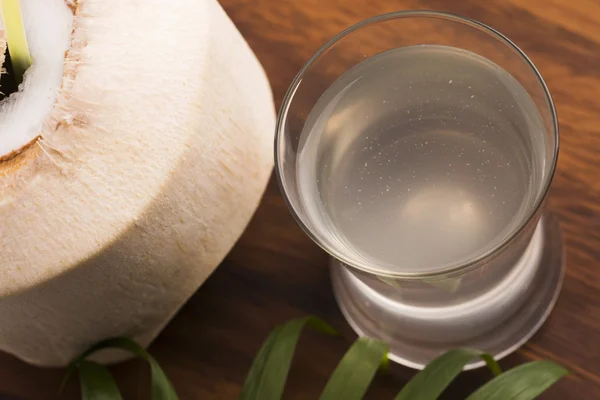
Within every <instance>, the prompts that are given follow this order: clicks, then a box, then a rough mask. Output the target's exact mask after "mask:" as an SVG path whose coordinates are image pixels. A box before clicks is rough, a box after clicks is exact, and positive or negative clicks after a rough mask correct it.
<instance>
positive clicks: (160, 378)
mask: <svg viewBox="0 0 600 400" xmlns="http://www.w3.org/2000/svg"><path fill="white" fill-rule="evenodd" d="M109 348H116V349H122V350H126V351H129V352H131V353H133V354H135V355H136V356H137V357H139V358H141V359H143V360H145V361H147V362H148V364H150V369H151V371H152V400H178V397H177V393H176V392H175V389H174V388H173V385H172V384H171V382H170V381H169V378H167V375H165V373H164V371H163V370H162V368H161V367H160V365H159V364H158V362H157V361H156V360H155V359H154V357H152V356H151V355H150V354H148V352H147V351H146V350H145V349H144V348H143V347H142V346H140V345H139V344H137V343H135V342H134V341H133V340H131V339H127V338H113V339H107V340H104V341H102V342H100V343H98V344H97V345H95V346H93V347H91V348H90V349H89V350H87V351H86V352H84V353H83V354H82V355H80V356H79V357H78V358H76V359H75V360H74V361H73V362H72V363H71V364H70V365H69V368H68V369H67V374H66V376H65V379H64V381H63V386H64V384H65V383H66V382H67V380H68V379H69V377H70V376H71V375H72V374H73V373H74V372H75V370H76V369H77V368H80V367H81V364H82V363H83V362H84V360H85V359H86V358H87V357H88V356H90V355H92V354H93V353H95V352H97V351H100V350H103V349H109Z"/></svg>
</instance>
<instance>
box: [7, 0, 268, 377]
mask: <svg viewBox="0 0 600 400" xmlns="http://www.w3.org/2000/svg"><path fill="white" fill-rule="evenodd" d="M27 1H28V0H22V2H23V3H25V2H27ZM45 1H61V2H64V0H45ZM64 4H65V7H68V6H70V7H71V8H72V9H73V10H74V16H73V18H74V19H73V34H72V38H71V43H70V48H69V51H68V52H67V53H66V58H65V60H64V61H65V63H64V78H63V80H62V86H61V88H60V90H59V92H58V95H57V97H56V102H55V104H54V106H53V107H52V108H51V110H50V111H49V113H48V114H47V115H45V116H44V118H43V121H42V124H41V129H40V132H39V138H38V139H36V140H34V142H32V143H29V144H28V145H27V146H25V147H23V148H21V149H19V152H18V154H13V155H12V156H11V157H8V158H5V159H4V160H3V161H2V162H0V249H1V251H0V349H1V350H3V351H6V352H9V353H12V354H14V355H15V356H17V357H19V358H21V359H23V360H25V361H27V362H29V363H32V364H36V365H43V366H64V365H66V364H67V363H68V362H69V361H71V360H72V359H73V358H74V357H75V356H76V355H78V354H79V353H80V352H81V351H83V350H84V349H85V348H87V347H88V346H90V345H91V344H93V343H95V342H97V341H99V340H101V339H105V338H108V337H113V336H120V335H124V336H129V337H132V338H134V339H135V340H137V341H139V342H140V343H141V344H143V345H148V344H149V343H150V342H151V341H152V340H153V339H154V338H155V337H156V336H157V334H158V333H159V332H160V331H161V330H162V328H163V327H164V326H165V325H166V324H167V322H168V321H169V320H170V319H171V318H172V317H173V315H174V314H175V313H176V312H177V311H178V310H179V308H180V307H181V306H182V305H183V303H184V302H185V301H186V300H187V299H188V298H189V297H190V296H191V295H192V294H193V292H194V291H195V290H196V289H197V288H198V287H199V286H200V285H201V283H202V282H203V281H204V280H205V279H206V278H207V277H208V276H209V275H210V273H211V272H212V271H213V270H214V269H215V268H216V267H217V266H218V264H219V263H220V262H221V261H222V260H223V258H224V257H225V255H226V254H227V253H228V252H229V251H230V249H231V248H232V246H233V245H234V243H235V242H236V241H237V239H238V238H239V236H240V235H241V233H242V231H243V230H244V228H245V226H246V225H247V223H248V222H249V220H250V218H251V216H252V214H253V212H254V211H255V209H256V207H257V205H258V202H259V200H260V197H261V195H262V193H263V191H264V189H265V186H266V183H267V181H268V178H269V176H270V172H271V169H272V160H273V157H272V136H273V132H274V120H275V113H274V107H273V100H272V95H271V91H270V87H269V84H268V81H267V78H266V76H265V74H264V71H263V70H262V68H261V66H260V64H259V62H258V61H257V59H256V58H255V56H254V55H253V53H252V51H251V50H250V48H249V47H248V45H247V44H246V42H245V41H244V40H243V38H242V36H241V35H240V33H239V32H238V31H237V30H236V28H235V26H234V25H233V23H232V22H231V21H230V20H229V18H228V17H227V16H226V14H225V13H224V11H223V10H222V8H221V7H220V5H219V4H218V3H217V2H216V1H215V0H178V1H165V0H144V1H143V2H139V1H123V0H79V1H78V2H73V1H70V2H69V4H68V5H67V4H66V3H64ZM1 44H2V41H1V40H0V45H1ZM34 64H35V57H34ZM1 134H2V132H0V138H1V137H2V136H1ZM0 140H1V139H0ZM0 156H2V155H0ZM121 357H122V354H116V353H115V354H105V355H104V356H103V357H101V359H100V361H103V362H112V361H116V360H119V359H120V358H121Z"/></svg>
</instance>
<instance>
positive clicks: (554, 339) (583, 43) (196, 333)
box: [0, 0, 600, 400]
mask: <svg viewBox="0 0 600 400" xmlns="http://www.w3.org/2000/svg"><path fill="white" fill-rule="evenodd" d="M222 5H223V7H224V8H225V10H226V11H227V12H228V14H229V15H230V17H231V18H232V20H233V21H234V22H235V24H236V25H237V26H238V28H239V30H240V31H241V32H242V34H243V35H244V36H245V37H246V38H247V40H248V42H249V44H250V46H251V47H252V48H253V49H254V51H255V52H256V54H257V56H258V58H259V59H260V60H261V62H262V63H263V65H264V67H265V70H266V72H267V74H268V76H269V78H270V80H271V83H272V86H273V92H274V94H275V98H276V101H277V106H279V104H280V102H281V100H282V97H283V94H284V93H285V91H286V89H287V87H288V85H289V83H290V82H291V80H292V79H293V77H294V75H295V74H296V73H297V71H298V70H299V69H300V68H301V67H302V65H303V64H304V62H306V61H307V60H308V58H309V57H310V56H311V55H312V53H313V52H315V51H316V50H317V49H318V48H319V47H320V46H321V45H322V44H323V43H324V42H325V41H326V40H327V39H329V38H330V37H332V36H333V35H335V34H336V33H338V32H339V31H340V30H342V29H343V28H346V27H347V26H349V25H351V24H353V23H356V22H358V21H360V20H362V19H364V18H367V17H370V16H373V15H376V14H380V13H384V12H390V11H394V10H401V9H438V10H445V11H451V12H455V13H459V14H463V15H465V16H468V17H471V18H474V19H477V20H479V21H482V22H484V23H486V24H489V25H491V26H493V27H495V28H496V29H498V30H500V31H501V32H503V33H505V34H506V35H507V36H508V37H509V38H511V39H512V40H513V41H515V42H516V43H517V44H518V45H519V46H520V47H521V48H522V49H523V50H524V51H525V52H526V53H527V54H528V55H529V56H530V57H531V58H532V60H533V61H534V63H535V64H536V65H537V66H538V68H539V69H540V71H541V73H542V75H543V76H544V78H545V79H546V82H547V84H548V86H549V87H550V90H551V92H552V95H553V96H554V99H555V101H556V104H557V109H558V113H559V120H560V129H561V152H560V160H559V166H558V171H557V173H556V178H555V181H554V184H553V189H552V192H551V196H550V199H549V207H550V208H551V210H553V211H554V212H555V213H556V214H557V215H558V216H559V218H560V220H561V223H562V226H563V229H564V234H565V237H566V242H567V263H568V266H567V272H566V279H565V283H564V288H563V291H562V294H561V296H560V299H559V301H558V304H557V306H556V309H555V310H554V312H553V313H552V315H551V317H550V319H549V320H548V322H547V323H546V324H545V325H544V327H543V328H542V329H541V331H540V332H539V333H538V334H537V335H535V337H534V338H533V339H531V340H530V341H529V343H527V344H526V345H525V346H524V347H523V348H522V349H520V350H519V351H518V352H517V353H516V354H513V355H512V356H509V357H508V358H507V359H505V360H503V362H502V364H503V365H504V366H505V367H509V366H511V365H515V364H517V363H522V362H525V361H527V360H532V359H539V358H550V359H554V360H557V361H559V362H561V363H563V364H564V365H565V366H567V367H568V368H569V369H570V370H571V371H572V372H573V373H572V375H571V376H569V377H568V378H567V379H565V380H563V381H561V382H560V383H559V384H558V385H556V386H555V387H553V388H552V389H551V390H550V391H549V392H547V393H546V394H545V395H544V396H543V398H544V399H575V398H577V399H599V398H600V342H599V340H598V338H599V337H600V271H598V268H599V266H598V262H597V260H598V259H599V258H600V247H599V245H600V201H599V199H600V179H599V178H600V158H599V157H598V151H599V150H600V124H598V118H599V116H600V100H599V96H598V93H599V92H600V68H599V67H598V66H600V3H598V2H597V1H596V0H573V1H562V0H528V1H521V0H499V1H487V2H482V1H477V0H462V1H460V2H459V1H453V2H449V1H443V0H430V1H429V0H423V1H418V0H406V1H389V0H388V1H367V0H352V1H345V2H343V1H341V0H339V1H338V0H302V1H291V0H222ZM306 314H317V315H319V316H321V317H323V318H325V319H327V320H328V321H330V322H331V323H332V324H334V325H335V326H337V327H339V328H340V329H341V330H342V331H343V332H344V333H345V339H334V338H326V337H321V336H318V335H316V334H311V333H308V334H307V335H305V336H304V337H303V339H302V340H301V342H300V348H301V351H300V352H299V353H298V356H297V359H296V360H295V364H294V367H293V370H292V373H291V380H290V382H289V385H288V387H287V389H286V397H285V398H286V399H287V398H289V399H311V398H317V395H318V393H319V391H320V389H321V388H322V387H323V385H324V384H325V381H326V377H327V376H328V375H329V373H330V372H331V371H332V369H333V368H334V366H335V364H336V363H337V361H338V360H339V358H340V357H341V355H342V354H343V352H344V350H345V349H346V348H347V346H348V345H349V344H350V343H351V341H352V340H353V337H354V336H353V334H352V332H351V331H350V329H349V328H348V326H347V324H346V322H345V321H344V319H343V317H342V316H341V314H340V312H339V310H338V308H337V305H336V303H335V301H334V298H333V294H332V291H331V288H330V281H329V275H328V269H327V257H326V255H325V254H324V253H323V252H322V251H321V250H320V249H319V248H317V246H316V245H315V244H313V243H312V242H311V241H310V240H309V239H308V238H307V237H306V236H305V235H304V234H303V233H302V231H301V230H300V228H299V227H298V226H297V225H296V223H295V222H294V220H293V219H292V217H291V216H290V214H289V212H288V210H287V209H286V207H285V205H284V202H283V200H282V198H281V196H280V194H279V189H278V187H277V185H276V184H275V183H274V180H272V181H271V184H270V185H269V188H268V190H267V192H266V194H265V197H264V200H263V202H262V204H261V206H260V208H259V210H258V211H257V213H256V216H255V217H254V219H253V221H252V223H251V224H250V226H249V227H248V229H247V232H246V233H245V235H244V236H243V237H242V239H241V240H240V242H239V243H238V245H237V246H236V247H235V249H234V250H233V252H232V253H231V254H230V255H229V257H228V258H227V259H226V260H225V262H224V263H223V265H222V266H221V267H220V268H219V269H218V270H217V272H216V273H215V274H214V275H213V276H212V277H211V278H210V279H209V281H208V282H207V283H206V284H205V285H204V286H203V287H202V288H201V289H200V290H199V291H198V292H197V293H196V295H195V296H194V297H193V298H192V299H191V300H190V301H189V303H188V304H187V305H186V306H185V307H184V308H183V309H182V311H181V312H180V313H179V315H178V316H177V317H176V318H175V319H174V320H173V321H172V322H171V324H170V325H169V326H168V327H167V328H166V329H165V331H164V332H163V333H162V334H161V336H160V337H159V338H158V339H157V340H156V342H155V343H154V344H153V346H152V348H151V352H152V353H153V354H154V355H155V356H156V358H157V359H158V360H159V361H160V362H161V363H162V364H163V365H164V367H165V369H166V372H167V373H168V375H169V376H170V377H171V378H172V380H173V382H174V384H175V386H176V388H177V389H178V391H179V393H180V396H181V399H184V400H187V399H211V400H219V399H223V400H225V399H234V398H236V397H237V395H238V393H239V391H240V387H241V384H242V383H243V380H244V378H245V374H246V372H247V370H248V368H249V366H250V364H251V361H252V358H253V356H254V354H255V352H256V351H257V349H258V347H259V346H260V344H261V342H262V340H263V339H264V338H265V337H266V336H267V334H268V333H269V332H270V330H271V329H272V328H273V327H274V326H275V325H276V324H278V323H281V322H284V321H286V320H289V319H291V318H294V317H298V316H304V315H306ZM113 371H114V373H115V375H116V376H117V379H118V380H119V382H120V384H121V386H122V388H123V392H124V395H125V398H126V399H147V398H149V396H148V382H149V381H148V378H149V373H148V370H147V368H146V366H145V365H143V364H142V363H139V362H128V363H126V364H123V365H119V366H117V367H115V368H113ZM62 374H63V371H60V370H43V369H38V368H34V367H31V366H27V365H25V364H23V363H21V362H19V361H17V360H15V359H13V358H12V357H10V356H7V355H2V356H0V377H1V378H0V392H2V393H5V394H7V395H13V396H16V397H17V398H21V399H28V400H34V399H35V400H37V399H53V398H58V395H57V394H56V390H57V388H58V386H59V382H60V379H61V378H62ZM411 374H412V371H409V370H407V369H403V368H400V367H397V368H395V369H394V371H393V373H392V374H390V375H389V376H380V377H378V378H377V379H376V382H375V383H374V384H373V387H372V390H371V391H370V392H369V396H368V398H373V399H391V398H392V397H393V395H394V394H395V393H396V392H397V390H398V389H399V388H400V387H401V386H402V385H403V383H404V382H405V381H406V379H407V378H409V377H410V375H411ZM488 378H489V376H488V374H487V373H486V372H485V371H475V372H470V373H467V374H464V375H463V376H462V377H461V378H460V379H459V381H458V382H456V383H455V384H454V385H453V386H452V388H451V389H450V390H449V391H448V393H446V397H445V398H447V399H461V398H464V397H465V395H466V394H467V393H469V392H470V391H472V390H473V388H474V387H476V386H477V385H479V384H481V383H482V382H484V381H485V380H486V379H488ZM61 398H65V399H68V398H73V399H75V398H77V386H76V384H75V383H74V382H73V383H72V384H71V385H70V386H69V387H68V388H67V391H66V393H65V394H64V395H63V396H61Z"/></svg>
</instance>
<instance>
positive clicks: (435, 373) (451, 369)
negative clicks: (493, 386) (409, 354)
mask: <svg viewBox="0 0 600 400" xmlns="http://www.w3.org/2000/svg"><path fill="white" fill-rule="evenodd" d="M476 357H480V358H482V359H483V360H484V361H485V362H486V364H487V366H488V367H489V368H490V370H492V372H493V373H494V375H499V374H500V373H502V370H501V368H500V365H498V363H497V362H496V361H495V360H494V358H493V357H492V356H490V355H489V354H485V353H482V352H480V351H477V350H470V349H455V350H450V351H448V352H446V353H444V354H442V355H441V356H439V357H438V358H436V359H435V360H433V361H431V362H430V363H429V364H427V366H426V367H425V368H424V369H423V370H422V371H421V372H419V373H418V374H417V375H415V376H414V377H413V378H412V379H411V380H410V382H408V383H407V384H406V386H404V388H403V389H402V390H401V391H400V393H399V394H398V395H397V396H396V400H435V399H437V398H438V397H439V396H440V395H441V394H442V392H443V391H444V390H445V389H446V387H448V385H449V384H450V383H451V382H452V381H453V380H454V378H456V376H458V374H460V372H461V371H462V369H463V368H464V366H465V365H467V364H468V363H469V362H470V361H471V360H473V359H474V358H476Z"/></svg>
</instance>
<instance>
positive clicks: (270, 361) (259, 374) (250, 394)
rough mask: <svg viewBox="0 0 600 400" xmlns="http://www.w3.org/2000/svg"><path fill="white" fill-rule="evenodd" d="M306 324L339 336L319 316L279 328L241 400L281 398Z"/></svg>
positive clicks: (257, 362)
mask: <svg viewBox="0 0 600 400" xmlns="http://www.w3.org/2000/svg"><path fill="white" fill-rule="evenodd" d="M306 325H308V326H310V327H312V328H314V329H317V330H319V331H321V332H324V333H328V334H332V335H336V334H337V332H336V331H335V329H333V328H332V327H331V326H329V325H328V324H327V323H325V322H323V321H322V320H320V319H318V318H316V317H308V318H301V319H296V320H293V321H291V322H288V323H287V324H285V325H282V326H279V327H277V328H276V329H275V331H273V333H271V335H269V337H268V338H267V340H266V341H265V342H264V344H263V345H262V347H261V349H260V350H259V352H258V355H257V357H256V359H255V360H254V363H253V364H252V367H251V369H250V372H249V373H248V377H247V378H246V382H245V383H244V387H243V389H242V393H241V394H240V400H279V399H281V396H282V395H283V389H284V387H285V381H286V380H287V375H288V372H289V370H290V365H291V362H292V357H293V356H294V350H295V349H296V344H297V343H298V339H299V337H300V333H302V328H304V326H306Z"/></svg>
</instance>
